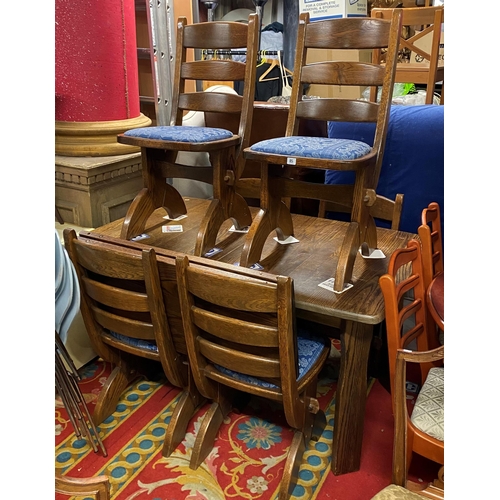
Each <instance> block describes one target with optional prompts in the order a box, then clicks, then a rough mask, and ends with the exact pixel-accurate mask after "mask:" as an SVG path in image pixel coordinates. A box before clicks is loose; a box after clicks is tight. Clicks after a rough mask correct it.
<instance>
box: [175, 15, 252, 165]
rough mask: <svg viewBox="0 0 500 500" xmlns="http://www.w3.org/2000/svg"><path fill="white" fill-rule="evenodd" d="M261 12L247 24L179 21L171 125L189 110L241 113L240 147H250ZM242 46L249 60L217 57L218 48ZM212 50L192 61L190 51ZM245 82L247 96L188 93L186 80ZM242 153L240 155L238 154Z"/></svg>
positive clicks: (201, 92)
mask: <svg viewBox="0 0 500 500" xmlns="http://www.w3.org/2000/svg"><path fill="white" fill-rule="evenodd" d="M258 30H259V23H258V16H257V14H251V15H250V16H249V18H248V24H247V23H239V22H230V21H212V22H203V23H194V24H189V25H188V24H187V19H186V18H185V17H180V18H179V20H178V21H177V42H176V60H175V71H174V79H173V92H172V114H171V119H170V124H171V125H182V118H183V116H184V114H185V112H186V111H203V112H215V113H232V114H235V115H238V116H239V131H238V135H239V136H240V137H241V138H242V143H241V144H240V146H239V148H240V150H241V149H242V148H244V147H247V146H248V142H249V140H250V130H251V127H252V112H253V102H254V92H255V74H256V65H257V49H258V36H259V31H258ZM238 48H241V49H242V51H246V56H245V62H242V61H241V60H233V59H232V58H224V59H218V58H217V57H213V54H214V52H215V53H216V51H222V52H224V51H230V50H231V49H238ZM189 49H195V50H202V51H209V54H211V55H208V56H206V57H205V58H203V59H202V60H194V61H193V60H189V59H188V57H187V56H188V50H189ZM196 80H209V81H211V82H221V83H224V84H226V83H227V81H233V82H236V81H244V82H247V83H248V84H246V85H244V90H243V95H238V94H230V93H226V92H203V91H202V90H200V91H195V92H186V82H187V81H196ZM238 156H239V155H238Z"/></svg>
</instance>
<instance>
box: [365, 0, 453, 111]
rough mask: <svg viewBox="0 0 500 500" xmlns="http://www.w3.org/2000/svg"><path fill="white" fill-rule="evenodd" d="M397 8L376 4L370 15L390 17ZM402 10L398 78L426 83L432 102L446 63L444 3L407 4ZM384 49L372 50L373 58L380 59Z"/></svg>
mask: <svg viewBox="0 0 500 500" xmlns="http://www.w3.org/2000/svg"><path fill="white" fill-rule="evenodd" d="M393 10H394V9H390V8H389V9H386V8H375V9H372V11H371V17H373V18H375V19H390V17H391V15H392V11H393ZM401 10H402V13H403V29H402V33H401V38H400V40H399V54H400V55H399V61H398V65H397V67H396V76H395V80H394V81H395V82H398V83H420V84H425V85H426V86H427V96H426V97H427V99H426V102H427V103H428V104H431V103H432V102H433V101H432V97H433V94H434V87H435V83H436V82H437V81H441V79H442V78H443V73H442V72H439V71H438V68H439V67H440V66H441V67H443V66H444V62H443V64H440V61H439V48H440V41H441V28H442V26H443V24H444V7H443V6H439V7H407V8H404V9H401ZM381 57H382V54H381V51H379V50H376V51H374V54H373V60H374V61H380V59H381Z"/></svg>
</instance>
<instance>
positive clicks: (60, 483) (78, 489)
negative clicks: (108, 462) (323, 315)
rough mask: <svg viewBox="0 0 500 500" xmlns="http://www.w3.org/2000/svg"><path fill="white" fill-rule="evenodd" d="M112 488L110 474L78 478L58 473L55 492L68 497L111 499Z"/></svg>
mask: <svg viewBox="0 0 500 500" xmlns="http://www.w3.org/2000/svg"><path fill="white" fill-rule="evenodd" d="M110 490H111V488H110V483H109V477H108V476H95V477H88V478H76V477H68V476H58V475H56V488H55V492H56V493H59V494H62V495H67V496H68V497H72V498H73V497H75V496H77V497H79V498H86V499H90V498H92V499H94V500H110V499H111V491H110Z"/></svg>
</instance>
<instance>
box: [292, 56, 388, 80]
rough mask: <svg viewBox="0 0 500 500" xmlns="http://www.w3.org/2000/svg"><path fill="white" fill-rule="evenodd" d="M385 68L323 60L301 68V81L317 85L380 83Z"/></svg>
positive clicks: (353, 62) (354, 62)
mask: <svg viewBox="0 0 500 500" xmlns="http://www.w3.org/2000/svg"><path fill="white" fill-rule="evenodd" d="M384 75H385V69H384V68H383V67H382V66H380V65H376V64H371V63H365V62H357V61H352V62H351V61H349V62H345V61H342V62H336V61H324V62H317V63H313V64H308V65H307V66H304V67H303V68H302V74H301V79H300V80H301V82H303V83H310V84H318V85H360V86H370V85H382V83H383V81H384Z"/></svg>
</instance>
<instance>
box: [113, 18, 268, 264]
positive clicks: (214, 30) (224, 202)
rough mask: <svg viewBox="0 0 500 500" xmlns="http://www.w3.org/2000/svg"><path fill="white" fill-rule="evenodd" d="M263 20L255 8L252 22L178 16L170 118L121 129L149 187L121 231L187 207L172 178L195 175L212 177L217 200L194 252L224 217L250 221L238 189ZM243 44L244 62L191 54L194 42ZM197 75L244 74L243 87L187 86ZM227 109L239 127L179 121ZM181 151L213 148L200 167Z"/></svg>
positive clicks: (225, 77)
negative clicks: (136, 151) (137, 153)
mask: <svg viewBox="0 0 500 500" xmlns="http://www.w3.org/2000/svg"><path fill="white" fill-rule="evenodd" d="M258 29H259V23H258V19H257V14H251V15H250V16H249V19H248V24H246V23H237V22H228V21H214V22H205V23H195V24H192V25H188V24H187V20H186V18H183V17H182V18H179V20H178V22H177V40H176V56H175V57H176V59H175V61H176V63H175V73H174V78H173V95H172V109H171V117H170V125H168V126H154V127H145V128H137V129H132V130H129V131H127V132H125V133H124V134H121V135H119V136H118V142H120V143H122V144H129V145H133V146H139V147H140V148H141V152H142V173H143V180H144V188H143V189H142V190H141V191H140V192H139V193H138V195H137V196H136V197H135V199H134V200H133V201H132V204H131V205H130V207H129V210H128V212H127V214H126V216H125V221H124V223H123V227H122V232H121V237H122V238H124V239H131V238H133V237H135V236H137V235H139V234H141V233H142V232H143V231H144V229H145V227H146V223H147V220H148V218H149V216H150V215H151V214H152V213H153V212H154V210H156V209H157V208H160V207H163V208H164V209H165V211H166V212H167V215H168V216H169V217H170V218H171V219H175V218H177V217H179V216H181V215H185V214H186V213H187V211H186V206H185V203H184V200H183V199H182V196H181V194H180V193H179V192H178V191H177V190H176V189H175V188H174V187H173V186H172V185H171V184H170V183H169V182H167V181H168V180H170V179H174V178H182V179H192V180H197V181H201V182H205V183H213V200H212V202H211V205H210V208H209V209H208V211H207V213H206V215H205V217H204V219H203V220H202V222H201V225H200V230H199V234H198V238H197V241H196V246H195V250H194V253H195V255H203V254H205V253H206V252H207V251H208V250H210V249H211V248H213V247H214V246H215V241H216V238H217V233H218V230H219V229H220V226H221V224H222V223H223V222H224V221H225V220H227V219H231V220H232V222H233V223H234V225H235V227H236V229H241V228H243V227H246V226H249V225H250V223H251V222H252V217H251V214H250V209H249V208H248V205H247V202H246V201H245V199H244V198H243V197H242V196H241V195H239V194H237V193H236V191H235V183H236V182H237V181H238V179H239V177H240V176H241V174H242V172H243V168H244V161H243V158H242V155H241V152H242V150H243V149H244V148H245V147H247V146H248V145H249V139H250V131H251V127H252V116H253V102H254V91H255V74H256V65H257V48H258ZM232 48H242V50H246V63H244V62H241V61H233V60H228V59H224V60H222V59H216V58H211V59H209V58H207V59H204V60H201V61H191V60H190V59H189V57H190V52H191V50H192V49H195V50H207V49H208V50H211V51H214V50H219V49H222V50H227V49H232ZM196 80H208V81H211V82H221V83H226V82H227V81H243V82H244V91H243V95H238V94H236V93H235V94H232V93H225V92H217V91H214V92H203V91H196V90H195V91H192V92H190V91H188V90H189V89H188V85H189V84H192V85H194V83H195V82H196ZM189 111H196V112H202V113H205V112H206V113H224V114H229V115H234V116H237V117H238V120H239V129H238V133H237V134H234V133H233V132H231V131H230V130H227V129H223V128H214V127H201V126H187V125H182V120H183V115H184V113H185V112H189ZM180 152H195V153H208V155H209V159H210V166H208V167H199V166H189V165H183V164H180V163H178V162H177V156H178V153H180Z"/></svg>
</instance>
